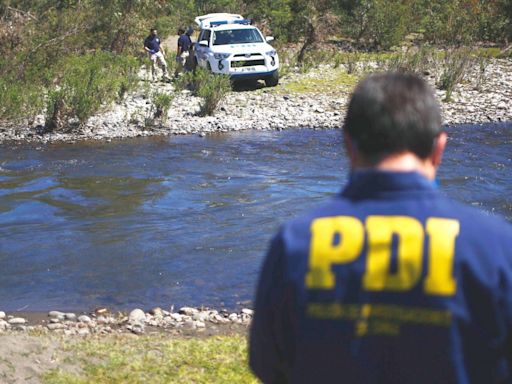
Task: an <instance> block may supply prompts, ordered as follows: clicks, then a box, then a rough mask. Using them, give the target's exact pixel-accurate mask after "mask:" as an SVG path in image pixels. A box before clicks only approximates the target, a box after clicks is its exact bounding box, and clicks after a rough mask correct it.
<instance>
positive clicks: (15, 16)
mask: <svg viewBox="0 0 512 384" xmlns="http://www.w3.org/2000/svg"><path fill="white" fill-rule="evenodd" d="M220 11H223V12H225V11H228V12H236V13H242V14H244V15H246V16H248V17H252V18H254V19H255V21H256V22H257V24H258V25H259V26H260V27H261V28H262V29H263V30H264V32H265V33H267V34H272V35H274V36H275V37H276V38H277V43H278V44H281V45H285V44H290V43H291V44H293V43H298V50H297V52H296V53H294V55H295V57H294V60H298V61H299V62H301V63H302V62H304V61H305V60H306V59H307V57H308V54H311V51H312V50H313V49H315V47H317V46H319V44H320V43H325V42H334V43H336V44H338V46H341V47H343V48H348V49H354V48H357V49H361V48H363V49H365V50H368V49H370V50H381V51H382V50H387V49H389V48H391V47H393V46H396V45H399V44H401V42H402V41H403V40H404V38H405V37H406V36H408V35H409V36H410V34H411V33H413V32H414V33H415V34H416V36H421V42H422V43H430V44H445V45H452V46H453V45H456V46H457V45H465V44H471V43H474V42H477V41H486V42H490V43H493V44H501V45H502V46H506V45H507V44H508V41H509V40H510V39H511V38H512V20H511V18H512V0H492V1H491V0H490V1H476V0H454V1H449V2H447V1H444V0H433V1H427V0H389V1H388V0H386V1H385V0H316V1H312V0H253V1H247V0H234V1H233V0H209V1H205V0H174V1H164V0H152V1H150V0H112V1H109V2H104V1H99V0H58V1H55V0H32V1H29V0H4V1H3V2H2V3H1V4H0V122H2V124H9V123H19V122H23V121H24V119H27V118H30V117H31V116H34V115H36V114H39V113H41V111H43V112H44V114H45V117H46V129H48V130H59V129H67V126H66V123H65V121H69V119H70V118H71V120H72V121H75V123H76V124H77V125H80V124H83V123H84V122H85V121H87V119H88V118H89V117H90V116H92V115H93V114H94V113H96V112H98V111H99V110H101V108H105V107H108V105H109V104H110V103H111V102H112V101H114V100H116V99H117V100H119V99H122V98H123V97H124V96H125V95H126V94H127V93H128V92H130V91H131V90H132V89H133V88H134V87H136V86H137V80H136V72H137V70H138V68H139V67H140V65H141V64H142V63H143V62H144V59H145V56H144V53H143V51H142V40H143V38H144V37H145V35H146V34H147V33H148V32H147V31H148V29H149V28H150V27H153V26H154V27H157V28H158V29H159V32H160V35H161V36H165V35H169V34H174V33H175V31H176V29H177V27H178V26H179V25H192V23H193V18H194V17H195V16H196V15H198V14H204V13H208V12H220ZM335 46H336V45H335ZM169 56H171V55H169ZM168 62H169V64H172V62H173V60H172V58H171V57H168ZM164 101H166V102H167V100H164ZM164 104H165V103H164Z"/></svg>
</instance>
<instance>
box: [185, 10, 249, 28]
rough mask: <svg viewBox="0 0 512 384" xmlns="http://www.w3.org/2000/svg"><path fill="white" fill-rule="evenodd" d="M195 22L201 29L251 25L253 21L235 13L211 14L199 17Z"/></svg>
mask: <svg viewBox="0 0 512 384" xmlns="http://www.w3.org/2000/svg"><path fill="white" fill-rule="evenodd" d="M194 21H195V22H196V24H197V25H198V26H199V27H200V28H215V27H219V26H224V25H244V24H246V25H247V24H250V23H251V20H249V19H245V18H244V17H242V16H241V15H237V14H234V13H209V14H207V15H203V16H197V17H196V18H195V19H194Z"/></svg>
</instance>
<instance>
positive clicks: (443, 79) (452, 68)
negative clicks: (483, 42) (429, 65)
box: [437, 48, 473, 101]
mask: <svg viewBox="0 0 512 384" xmlns="http://www.w3.org/2000/svg"><path fill="white" fill-rule="evenodd" d="M471 52H472V51H471V49H468V48H460V49H454V50H447V51H446V52H445V57H444V66H443V70H442V73H441V76H440V78H439V82H438V84H437V85H438V87H439V89H443V90H445V91H446V95H445V99H444V100H445V101H450V100H451V96H452V93H453V90H454V88H455V86H456V85H457V84H459V83H460V82H461V81H462V80H463V79H464V76H465V74H466V71H467V69H468V68H469V66H470V64H471V63H472V60H473V59H472V54H471Z"/></svg>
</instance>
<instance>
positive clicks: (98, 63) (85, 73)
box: [46, 52, 138, 129]
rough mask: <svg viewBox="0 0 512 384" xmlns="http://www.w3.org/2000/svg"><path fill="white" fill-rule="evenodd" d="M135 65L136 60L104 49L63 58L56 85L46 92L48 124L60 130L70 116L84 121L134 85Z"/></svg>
mask: <svg viewBox="0 0 512 384" xmlns="http://www.w3.org/2000/svg"><path fill="white" fill-rule="evenodd" d="M137 68H138V63H137V61H136V60H135V59H133V58H130V57H125V56H120V55H115V54H112V53H107V52H95V53H93V54H88V55H84V56H71V57H68V58H66V59H65V60H64V61H63V63H62V65H61V72H60V74H59V75H58V76H57V80H56V82H57V84H56V85H55V86H54V87H53V88H52V89H50V90H49V92H48V102H47V110H46V125H47V127H48V128H50V129H62V128H64V127H65V126H66V125H67V123H68V121H69V120H70V119H76V120H77V121H78V124H79V125H83V124H85V123H86V122H87V120H88V119H89V117H91V116H92V115H93V114H95V113H96V112H98V111H99V110H100V109H101V107H102V106H106V105H108V104H109V103H110V102H112V101H114V100H115V99H116V98H120V97H121V98H122V97H123V96H124V94H126V92H128V91H129V90H130V89H132V88H133V87H134V85H135V84H136V81H137V80H136V71H137Z"/></svg>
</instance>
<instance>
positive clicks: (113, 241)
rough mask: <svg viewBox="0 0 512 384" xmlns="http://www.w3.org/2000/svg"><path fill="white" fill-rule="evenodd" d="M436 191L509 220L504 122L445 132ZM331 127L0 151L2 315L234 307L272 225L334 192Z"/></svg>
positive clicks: (510, 157) (510, 159)
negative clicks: (51, 310) (445, 148)
mask: <svg viewBox="0 0 512 384" xmlns="http://www.w3.org/2000/svg"><path fill="white" fill-rule="evenodd" d="M449 133H450V136H451V140H450V143H449V149H448V153H447V154H446V156H445V160H444V166H443V168H442V170H441V172H440V175H439V176H440V182H441V185H442V187H443V189H444V190H445V191H446V193H447V194H448V195H450V196H452V197H453V198H455V199H458V200H461V201H463V202H466V203H468V204H471V205H475V206H478V207H480V208H482V209H484V210H486V211H488V212H489V214H494V213H499V214H502V215H504V216H505V217H506V218H507V219H508V220H509V221H512V197H511V196H512V193H511V192H512V188H511V185H512V183H511V181H510V176H509V175H510V170H511V168H512V124H508V125H507V124H503V125H487V126H483V127H464V126H461V127H456V128H451V129H449ZM341 148H342V142H341V135H340V133H339V132H338V131H314V130H296V131H285V132H249V133H239V134H230V135H219V136H212V137H208V138H199V137H195V136H194V137H173V138H152V139H137V140H125V141H119V142H114V143H85V144H80V145H73V146H69V145H52V146H44V147H41V148H32V147H26V146H19V147H12V146H7V145H5V146H0V237H1V241H0V269H1V271H2V279H0V309H2V310H15V309H19V308H24V309H26V310H46V309H49V308H61V309H89V308H91V307H94V306H96V305H108V306H111V307H117V308H132V307H135V306H141V307H144V308H147V307H150V306H154V305H159V306H164V307H165V306H169V305H171V304H175V305H184V304H188V305H207V306H227V307H235V306H236V305H237V303H239V302H245V301H247V300H250V299H251V298H252V295H253V288H254V284H255V279H256V276H257V272H258V269H259V266H260V263H261V259H262V257H263V254H264V252H265V249H266V246H267V243H268V241H269V240H270V237H271V236H272V234H273V233H274V231H275V230H276V229H277V227H278V225H279V224H280V223H281V222H283V221H284V220H287V219H289V218H291V217H292V216H294V215H296V214H297V213H299V212H300V211H302V210H304V209H307V208H308V207H310V206H311V205H314V204H316V203H317V202H318V201H320V200H322V199H325V198H326V197H328V196H331V195H333V194H334V193H336V192H338V191H339V190H340V188H341V185H342V184H343V183H344V180H345V179H346V177H347V162H346V160H345V159H344V158H343V156H342V150H341Z"/></svg>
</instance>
